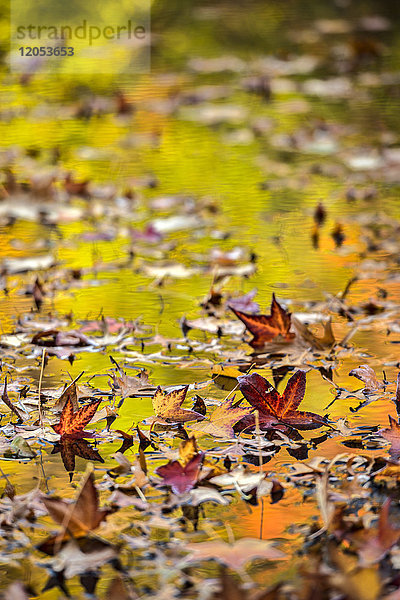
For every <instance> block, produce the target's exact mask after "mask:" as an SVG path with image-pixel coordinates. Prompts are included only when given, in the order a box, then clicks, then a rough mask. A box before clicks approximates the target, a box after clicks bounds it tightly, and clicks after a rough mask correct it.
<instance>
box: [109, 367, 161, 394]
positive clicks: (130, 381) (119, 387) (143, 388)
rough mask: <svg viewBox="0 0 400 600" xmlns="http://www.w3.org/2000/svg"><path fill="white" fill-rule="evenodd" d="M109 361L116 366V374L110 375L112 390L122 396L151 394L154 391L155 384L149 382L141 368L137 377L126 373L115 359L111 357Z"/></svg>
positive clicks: (147, 375) (145, 372)
mask: <svg viewBox="0 0 400 600" xmlns="http://www.w3.org/2000/svg"><path fill="white" fill-rule="evenodd" d="M110 358H111V362H112V363H114V364H115V365H116V367H117V370H118V374H119V375H117V374H116V373H113V374H112V375H110V377H111V379H112V389H113V392H114V393H116V394H118V395H120V396H121V397H122V398H128V397H130V396H152V395H153V394H154V391H155V389H156V388H155V386H154V385H151V384H150V383H149V374H148V373H147V371H145V370H144V369H142V370H141V371H140V373H139V375H138V376H137V377H132V376H131V375H127V374H126V373H125V372H124V371H123V370H122V369H121V367H120V366H119V364H118V363H117V361H116V360H114V359H113V358H112V357H110Z"/></svg>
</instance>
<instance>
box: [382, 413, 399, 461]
mask: <svg viewBox="0 0 400 600" xmlns="http://www.w3.org/2000/svg"><path fill="white" fill-rule="evenodd" d="M389 425H390V427H388V428H387V429H380V430H379V431H378V433H379V434H380V435H381V436H382V437H384V438H385V440H387V441H388V442H390V443H391V447H390V450H389V452H390V454H391V455H392V456H395V458H399V457H400V425H399V423H397V421H396V419H393V417H391V416H390V415H389Z"/></svg>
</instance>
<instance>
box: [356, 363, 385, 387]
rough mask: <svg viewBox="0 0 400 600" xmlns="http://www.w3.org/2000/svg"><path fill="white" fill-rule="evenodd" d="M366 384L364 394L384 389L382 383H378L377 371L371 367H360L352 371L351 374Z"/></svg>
mask: <svg viewBox="0 0 400 600" xmlns="http://www.w3.org/2000/svg"><path fill="white" fill-rule="evenodd" d="M349 375H352V376H353V377H356V378H357V379H359V380H360V381H362V382H363V384H364V392H374V391H376V390H379V389H381V388H382V387H384V384H383V383H382V382H381V381H378V379H377V377H376V373H375V371H374V370H373V369H372V368H371V367H370V366H369V365H360V366H359V367H357V368H356V369H352V370H351V371H350V373H349Z"/></svg>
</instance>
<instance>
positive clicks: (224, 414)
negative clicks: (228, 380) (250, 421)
mask: <svg viewBox="0 0 400 600" xmlns="http://www.w3.org/2000/svg"><path fill="white" fill-rule="evenodd" d="M234 399H235V397H234V396H233V397H232V398H229V399H228V400H225V402H223V403H222V404H220V406H217V407H216V408H215V409H214V411H213V412H212V414H211V417H210V420H209V421H203V422H202V423H194V424H193V425H190V428H191V429H194V430H195V431H200V432H201V433H203V434H208V435H213V436H215V437H222V438H233V437H235V433H234V431H233V425H234V424H235V423H237V422H238V421H240V419H242V418H243V417H244V416H247V415H249V414H250V410H251V409H249V408H248V407H245V406H233V402H234Z"/></svg>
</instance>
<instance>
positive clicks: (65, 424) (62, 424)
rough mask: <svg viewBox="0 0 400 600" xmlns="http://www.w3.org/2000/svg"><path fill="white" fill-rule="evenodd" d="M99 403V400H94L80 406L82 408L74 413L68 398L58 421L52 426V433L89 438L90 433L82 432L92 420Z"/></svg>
mask: <svg viewBox="0 0 400 600" xmlns="http://www.w3.org/2000/svg"><path fill="white" fill-rule="evenodd" d="M100 403H101V400H96V401H95V402H92V403H91V404H86V405H85V406H82V408H80V409H79V410H77V411H76V412H74V408H73V405H72V402H71V399H70V398H68V400H67V401H66V403H65V406H64V408H63V410H62V413H61V416H60V421H59V422H58V423H56V424H55V425H52V427H53V429H54V431H55V432H56V433H59V434H60V435H61V436H65V435H68V436H73V437H91V434H90V433H88V432H86V431H83V430H84V428H85V427H86V425H87V424H88V423H89V421H91V420H92V418H93V416H94V414H95V412H96V410H97V409H98V407H99V405H100Z"/></svg>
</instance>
